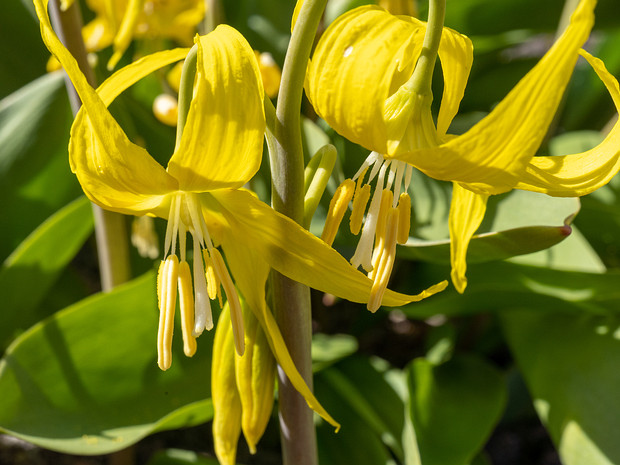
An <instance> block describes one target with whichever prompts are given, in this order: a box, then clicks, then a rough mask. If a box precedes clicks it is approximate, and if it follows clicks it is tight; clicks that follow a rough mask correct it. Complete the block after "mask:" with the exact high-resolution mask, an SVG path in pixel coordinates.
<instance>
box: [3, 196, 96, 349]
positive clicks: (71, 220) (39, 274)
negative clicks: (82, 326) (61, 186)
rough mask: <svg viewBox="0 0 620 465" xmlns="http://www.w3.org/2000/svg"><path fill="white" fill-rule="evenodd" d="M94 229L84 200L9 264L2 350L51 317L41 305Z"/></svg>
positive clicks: (49, 223)
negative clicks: (25, 330)
mask: <svg viewBox="0 0 620 465" xmlns="http://www.w3.org/2000/svg"><path fill="white" fill-rule="evenodd" d="M92 229H93V215H92V208H91V204H90V202H89V201H88V200H87V199H86V197H81V198H79V199H77V200H75V201H73V202H72V203H70V204H69V205H67V206H66V207H64V208H63V209H61V210H59V211H58V212H57V213H55V214H54V215H52V216H51V217H50V218H48V219H47V220H46V221H45V222H43V223H42V224H41V226H39V227H38V228H37V229H35V230H34V231H33V232H32V234H30V236H28V238H26V240H24V242H22V243H21V244H20V246H19V247H18V248H17V249H16V250H15V251H14V252H13V253H12V254H11V255H10V256H9V257H8V258H7V259H6V260H5V262H4V263H3V264H2V268H1V269H0V295H2V302H3V308H4V316H3V319H2V326H0V348H1V349H4V348H5V347H6V346H7V345H8V344H9V342H10V341H11V340H12V339H13V338H14V337H15V336H16V335H17V333H18V332H20V331H23V330H24V329H26V328H28V327H29V326H31V325H33V324H34V323H36V322H37V321H39V320H40V319H41V318H42V317H44V316H48V315H49V314H50V313H51V312H50V310H49V309H46V308H41V307H40V304H41V302H42V300H43V298H44V297H45V295H46V294H47V293H48V292H49V290H50V289H51V288H52V286H53V285H54V283H55V282H56V280H57V278H58V276H59V275H60V273H61V272H62V271H63V269H64V268H65V266H67V264H68V263H69V262H70V261H71V260H72V259H73V257H74V256H75V254H76V253H77V252H78V251H79V250H80V248H81V247H82V245H83V244H84V241H86V239H87V238H88V236H89V235H90V234H91V232H92Z"/></svg>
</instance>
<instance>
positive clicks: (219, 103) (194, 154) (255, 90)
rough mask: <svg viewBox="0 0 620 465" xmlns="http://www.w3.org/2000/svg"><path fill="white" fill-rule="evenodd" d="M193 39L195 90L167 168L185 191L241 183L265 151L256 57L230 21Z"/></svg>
mask: <svg viewBox="0 0 620 465" xmlns="http://www.w3.org/2000/svg"><path fill="white" fill-rule="evenodd" d="M197 43H198V70H197V76H196V90H195V93H194V98H193V100H192V102H191V106H190V110H189V114H188V118H187V124H186V126H185V129H184V130H183V136H182V138H181V143H180V144H179V147H178V149H177V151H176V152H175V154H174V155H173V156H172V158H171V159H170V163H169V164H168V172H169V173H170V174H172V175H173V176H174V177H175V178H176V179H178V180H179V185H180V188H181V189H182V190H186V191H197V192H204V191H209V190H213V189H221V188H236V187H241V186H242V185H243V184H245V183H246V182H247V181H248V180H249V179H250V178H251V177H252V176H253V175H254V174H255V173H256V171H257V170H258V168H259V166H260V162H261V158H262V153H263V133H264V131H265V113H264V107H263V84H262V80H261V76H260V71H259V69H258V64H257V62H256V57H255V56H254V51H253V50H252V48H251V47H250V45H249V44H248V43H247V41H246V40H245V39H244V38H243V36H242V35H241V34H240V33H239V32H237V31H236V30H235V29H233V28H231V27H229V26H224V25H221V26H218V27H217V28H216V29H215V31H213V32H212V33H210V34H207V35H206V36H202V37H200V38H198V39H197Z"/></svg>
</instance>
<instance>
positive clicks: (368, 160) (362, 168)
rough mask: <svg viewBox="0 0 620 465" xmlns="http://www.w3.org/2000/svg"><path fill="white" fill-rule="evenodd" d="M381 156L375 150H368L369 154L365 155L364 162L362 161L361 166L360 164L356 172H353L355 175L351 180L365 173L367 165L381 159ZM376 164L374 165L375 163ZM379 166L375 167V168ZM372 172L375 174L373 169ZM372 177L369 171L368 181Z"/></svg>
mask: <svg viewBox="0 0 620 465" xmlns="http://www.w3.org/2000/svg"><path fill="white" fill-rule="evenodd" d="M382 158H383V157H382V156H381V155H379V154H378V153H377V152H370V154H369V155H368V156H367V157H366V160H364V163H362V166H360V169H359V170H357V173H355V176H353V178H351V179H353V181H355V180H356V179H357V178H358V177H363V175H364V173H366V170H367V169H368V167H369V166H371V165H375V164H376V163H377V161H378V160H380V159H382ZM379 165H381V163H379ZM375 166H376V165H375ZM379 168H380V167H377V170H378V169H379ZM373 172H374V173H375V175H376V174H377V173H376V172H375V171H374V169H373ZM373 177H374V175H372V173H371V177H370V179H368V182H370V181H372V178H373Z"/></svg>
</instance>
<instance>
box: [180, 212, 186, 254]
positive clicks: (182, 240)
mask: <svg viewBox="0 0 620 465" xmlns="http://www.w3.org/2000/svg"><path fill="white" fill-rule="evenodd" d="M186 246H187V228H186V226H185V223H183V221H179V251H180V254H179V255H180V256H181V261H182V262H184V261H185V259H186V256H185V249H186Z"/></svg>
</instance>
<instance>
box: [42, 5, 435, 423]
mask: <svg viewBox="0 0 620 465" xmlns="http://www.w3.org/2000/svg"><path fill="white" fill-rule="evenodd" d="M34 4H35V8H36V12H37V16H38V17H39V19H40V21H41V35H42V37H43V40H44V42H45V44H46V46H47V47H48V49H49V50H50V51H51V52H52V54H54V55H55V56H56V58H57V59H58V61H59V62H60V63H61V64H62V66H63V68H64V69H65V70H66V72H67V74H68V75H69V77H70V78H71V81H72V82H73V84H74V86H75V88H76V90H77V92H78V94H79V96H80V99H81V100H82V108H81V110H80V112H79V113H78V115H77V116H76V119H75V121H74V123H73V126H72V128H71V140H70V146H69V158H70V165H71V169H72V170H73V172H74V173H75V174H76V176H77V178H78V180H79V182H80V184H81V186H82V189H83V190H84V192H85V194H86V195H87V196H88V198H89V199H91V200H92V201H93V202H94V203H96V204H97V205H99V206H101V207H102V208H104V209H107V210H111V211H116V212H120V213H125V214H131V215H136V216H141V215H150V216H158V217H161V218H164V219H166V220H168V227H167V230H166V237H165V243H164V259H163V260H162V263H161V265H160V268H159V272H158V279H157V281H158V286H157V296H158V300H159V306H160V326H159V333H158V340H157V346H158V352H159V357H158V363H159V365H160V366H161V367H162V368H163V369H166V368H168V367H169V366H170V365H171V360H172V354H171V352H170V341H171V339H172V330H173V321H174V312H175V307H176V300H177V299H176V297H177V296H178V297H179V301H180V304H181V312H180V313H181V320H182V325H181V327H182V335H183V340H184V351H185V353H186V354H187V355H191V354H193V353H194V351H195V350H196V341H195V338H196V337H197V336H198V335H199V334H200V332H201V331H202V330H203V329H205V328H206V329H209V328H210V327H211V325H212V321H211V316H210V307H209V301H210V299H211V298H216V297H217V296H219V295H222V294H221V291H220V289H223V290H224V294H225V295H226V297H227V300H228V305H229V306H230V309H231V310H230V311H231V320H232V331H233V336H234V339H235V347H236V350H237V352H238V353H240V354H241V353H243V352H244V338H243V318H242V316H241V311H240V304H239V296H238V294H237V290H236V289H237V288H238V289H239V292H240V293H241V295H243V297H244V298H245V299H246V300H247V302H248V305H249V308H251V310H252V311H253V312H255V314H256V318H257V319H258V321H259V323H260V324H261V326H262V327H263V329H264V331H265V334H266V335H267V337H268V340H269V346H270V347H271V348H272V349H273V352H274V357H275V358H276V360H277V361H278V364H279V365H280V366H281V367H282V369H283V370H284V371H285V372H286V374H287V376H288V378H289V380H290V381H291V383H292V384H293V385H294V386H295V388H296V389H297V390H298V391H299V392H300V393H301V394H302V395H303V396H304V398H305V399H306V400H307V402H308V404H309V405H310V407H311V408H313V409H314V410H316V411H317V412H318V413H319V414H320V415H321V416H322V417H323V418H325V419H326V420H327V421H329V422H330V423H332V424H334V425H337V423H336V422H335V421H334V420H333V419H332V418H331V417H330V416H329V414H327V412H325V410H324V409H323V408H322V407H321V405H320V404H319V403H318V402H317V400H316V399H315V398H314V396H313V394H312V392H311V391H310V389H309V388H308V386H307V385H306V384H305V382H304V380H303V378H302V377H301V375H300V374H299V372H298V371H297V369H296V367H295V365H294V363H293V361H292V359H291V357H290V354H289V353H288V350H287V348H286V344H285V343H284V340H283V338H282V335H281V333H280V331H279V328H278V326H277V324H276V323H275V320H274V318H273V315H272V314H271V312H270V311H269V309H268V308H267V307H266V305H265V285H266V282H267V277H268V275H269V270H270V268H273V269H275V270H277V271H278V272H280V273H282V274H284V275H285V276H288V277H289V278H291V279H293V280H295V281H299V282H301V283H304V284H306V285H308V286H310V287H313V288H315V289H319V290H321V291H323V292H328V293H331V294H334V295H337V296H340V297H342V298H345V299H348V300H351V301H353V302H367V301H368V299H369V298H370V294H371V288H372V281H370V280H369V279H368V278H367V277H366V276H364V275H363V274H362V273H360V272H358V271H357V270H355V269H353V267H351V266H350V265H349V264H348V262H347V261H346V260H345V259H344V258H343V257H342V256H340V255H339V254H338V253H337V252H336V251H335V250H333V249H332V248H331V247H329V246H327V245H326V244H325V243H324V242H323V241H321V240H320V239H318V238H317V237H315V236H313V235H312V234H310V233H309V232H308V231H306V230H305V229H303V228H302V227H300V226H299V225H298V224H297V223H295V222H294V221H292V220H290V219H289V218H287V217H285V216H283V215H281V214H279V213H277V212H275V211H274V210H273V209H272V208H270V207H269V206H268V205H266V204H265V203H263V202H261V201H260V200H259V199H258V198H257V197H256V196H255V195H254V194H252V193H251V192H249V191H247V190H245V189H243V188H242V186H243V185H244V184H245V183H247V182H248V181H249V180H250V178H252V176H253V175H254V174H255V173H256V171H257V170H258V168H259V166H260V162H261V158H262V149H263V135H264V129H265V115H264V107H263V98H264V95H263V94H264V92H263V87H262V82H261V77H260V72H259V70H258V64H257V62H256V57H255V56H254V52H253V50H252V49H251V47H250V46H249V44H248V43H247V41H246V40H245V39H244V38H243V36H241V34H239V33H238V32H237V31H236V30H234V29H233V28H231V27H229V26H219V27H218V28H217V29H216V30H215V31H213V32H212V33H210V34H208V35H206V36H203V37H198V38H196V46H197V51H198V53H197V55H198V57H197V73H196V80H195V85H194V89H193V98H192V99H191V104H190V108H189V112H188V115H187V122H186V124H185V127H184V129H183V133H182V136H181V138H180V140H179V142H178V144H177V147H176V148H175V151H174V153H173V154H172V156H171V158H170V160H169V162H168V166H167V168H164V167H163V166H161V165H160V164H159V163H157V162H156V161H155V160H154V159H153V158H152V157H151V156H150V155H149V154H148V152H147V151H146V150H144V149H143V148H142V147H140V146H138V145H136V144H134V143H132V142H131V141H130V140H129V139H128V137H127V135H126V134H125V133H124V132H123V130H122V129H121V127H120V126H119V125H118V123H117V122H116V120H115V119H114V118H113V117H112V115H111V114H110V113H109V111H108V110H107V106H108V105H109V104H110V103H111V102H112V101H113V100H114V99H115V98H116V97H117V96H118V95H119V94H120V93H121V92H123V91H124V90H125V89H127V88H128V87H129V86H131V85H133V84H134V83H135V82H137V81H138V80H140V79H142V78H143V77H144V76H146V75H148V74H149V73H151V72H153V71H155V70H157V69H160V68H162V67H164V66H167V65H169V64H171V63H175V62H177V61H179V60H181V59H183V58H185V56H186V55H187V52H188V50H187V49H181V50H179V49H177V50H170V51H165V52H158V53H155V54H153V55H149V56H147V57H144V58H142V59H141V60H139V61H137V62H135V63H132V64H131V65H129V66H127V67H125V68H123V69H121V70H119V71H118V72H116V73H115V74H113V75H112V76H111V77H110V78H109V79H108V80H106V82H104V83H103V84H102V85H101V86H100V87H99V88H98V89H97V90H96V91H95V90H94V89H93V88H92V87H90V86H89V85H88V83H87V81H86V78H85V77H84V75H83V74H82V72H81V71H80V69H79V67H78V65H77V63H76V61H75V59H74V58H73V57H72V56H71V54H70V53H69V51H68V50H67V49H66V48H65V47H64V46H63V45H62V43H61V42H60V40H59V39H58V37H57V36H56V34H55V33H54V31H53V29H52V26H51V24H50V20H49V16H48V14H47V8H46V7H47V0H35V1H34ZM187 233H189V234H190V235H191V238H192V242H191V244H192V246H191V250H192V254H191V257H192V258H191V262H192V266H190V265H189V260H188V257H187V255H188V252H187V244H186V241H187ZM218 246H220V247H221V249H222V250H223V252H224V255H225V256H226V261H224V258H223V255H222V253H221V252H220V250H219V249H218V248H217V247H218ZM201 252H202V253H201ZM229 270H230V272H229ZM231 275H232V276H234V278H235V282H234V283H233V280H232V276H231ZM446 284H447V283H446V282H445V281H444V282H443V283H440V284H439V285H437V286H435V287H434V288H432V289H429V290H428V291H425V292H423V293H421V294H419V295H417V296H410V295H404V294H399V293H395V292H392V291H390V290H387V291H386V292H385V295H384V297H383V303H384V304H385V305H403V304H406V303H408V302H411V301H415V300H420V299H422V298H424V297H426V296H428V295H429V294H431V293H435V292H439V291H440V290H443V289H444V288H445V287H446ZM235 285H236V286H235Z"/></svg>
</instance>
